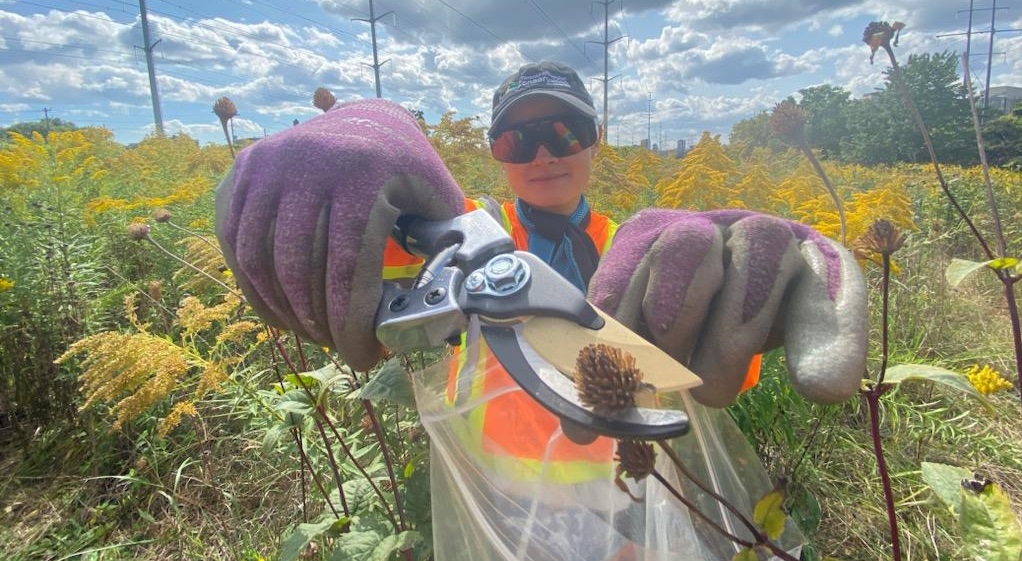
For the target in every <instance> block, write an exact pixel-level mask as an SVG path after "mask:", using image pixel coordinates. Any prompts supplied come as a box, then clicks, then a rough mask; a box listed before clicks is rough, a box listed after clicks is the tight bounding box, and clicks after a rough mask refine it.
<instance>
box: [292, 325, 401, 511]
mask: <svg viewBox="0 0 1022 561" xmlns="http://www.w3.org/2000/svg"><path fill="white" fill-rule="evenodd" d="M295 345H297V347H298V355H299V356H300V357H301V360H302V365H303V369H304V370H308V369H309V364H308V361H307V360H306V358H305V352H304V351H303V350H302V342H301V340H299V339H298V336H297V335H296V336H295ZM330 360H331V361H333V358H332V357H331V359H330ZM333 364H334V365H335V366H337V367H338V368H340V366H339V365H338V364H337V363H336V362H334V363H333ZM297 379H298V384H299V385H301V386H302V389H303V390H304V391H305V394H306V395H308V396H309V399H311V400H312V402H313V404H315V407H316V415H317V418H318V419H322V420H323V422H325V423H326V424H327V426H329V427H330V432H332V433H333V435H334V438H336V439H337V443H338V444H340V445H341V450H343V451H344V455H345V456H347V457H348V459H349V460H350V461H351V463H352V464H353V465H354V466H355V468H356V469H358V472H359V473H360V474H362V477H363V478H365V480H366V482H368V483H369V486H370V487H372V489H373V491H374V492H375V493H376V496H377V497H378V498H379V499H380V503H381V504H382V505H383V509H384V510H386V511H387V517H388V518H389V519H390V523H391V524H392V525H393V526H394V528H395V529H396V530H397V531H402V530H404V519H403V516H402V520H401V523H400V524H399V522H398V519H397V517H396V516H394V511H393V510H391V508H390V505H389V504H388V503H387V499H386V498H385V497H384V496H383V491H381V490H380V487H379V486H378V485H377V484H376V481H374V480H373V478H372V477H371V476H370V475H369V472H367V471H366V469H365V467H363V466H362V464H361V463H359V461H358V460H357V459H356V458H355V454H354V453H352V451H351V447H349V446H348V443H347V442H345V440H344V438H343V437H342V436H341V433H340V431H338V430H337V425H335V424H334V422H333V420H332V419H330V416H329V415H327V411H326V408H325V407H323V406H322V405H321V404H319V403H317V399H316V396H315V395H313V393H312V389H311V388H309V387H308V386H307V385H306V384H305V380H304V379H302V377H301V376H297ZM378 425H379V423H374V426H377V428H378ZM324 438H325V437H324ZM382 446H384V447H385V446H386V445H385V444H383V445H382ZM332 456H333V453H332V452H331V457H332ZM384 457H385V458H386V454H384ZM387 461H388V462H389V460H387ZM387 469H388V471H390V464H389V463H388V464H387ZM391 482H392V483H393V484H394V485H395V489H394V493H395V495H396V494H397V488H396V482H395V481H394V479H393V472H391ZM338 492H339V493H340V494H341V500H344V498H345V496H344V490H343V489H341V490H339V491H338ZM396 508H398V509H400V508H401V506H400V501H397V505H396ZM399 513H401V511H399Z"/></svg>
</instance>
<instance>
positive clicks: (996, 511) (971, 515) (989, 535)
mask: <svg viewBox="0 0 1022 561" xmlns="http://www.w3.org/2000/svg"><path fill="white" fill-rule="evenodd" d="M961 497H962V513H961V517H960V518H959V521H958V522H959V525H960V527H961V534H962V539H963V548H962V550H963V552H964V553H965V554H966V555H967V556H969V557H970V558H972V559H976V560H978V561H1019V559H1020V558H1022V524H1019V521H1018V518H1016V517H1015V514H1014V512H1012V510H1011V503H1010V502H1009V501H1008V498H1007V497H1006V496H1005V495H1004V492H1003V491H1001V487H1000V486H999V485H997V484H996V483H991V484H989V485H987V486H986V488H985V489H983V491H981V492H979V493H974V492H972V491H968V490H966V489H961Z"/></svg>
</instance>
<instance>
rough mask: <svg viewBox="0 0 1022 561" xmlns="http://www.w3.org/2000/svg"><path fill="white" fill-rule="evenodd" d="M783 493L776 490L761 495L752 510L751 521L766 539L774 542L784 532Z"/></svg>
mask: <svg viewBox="0 0 1022 561" xmlns="http://www.w3.org/2000/svg"><path fill="white" fill-rule="evenodd" d="M783 505H784V491H782V490H780V489H776V490H774V491H770V492H769V493H767V494H766V495H763V498H761V499H760V500H759V501H757V502H756V506H755V507H754V508H753V509H752V521H753V522H755V523H756V524H757V525H758V526H759V527H760V528H763V531H764V532H766V535H767V537H768V538H770V539H772V540H775V539H777V538H779V537H780V536H781V533H782V532H784V520H785V514H784V510H783V509H782V508H781V507H782V506H783Z"/></svg>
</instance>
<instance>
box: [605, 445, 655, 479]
mask: <svg viewBox="0 0 1022 561" xmlns="http://www.w3.org/2000/svg"><path fill="white" fill-rule="evenodd" d="M614 459H615V460H616V461H617V463H618V466H617V471H618V473H619V474H620V473H623V474H624V475H626V476H627V477H631V478H632V479H634V480H636V481H641V480H643V479H645V478H646V477H647V476H649V474H651V473H653V469H654V466H655V464H656V451H655V450H653V445H652V444H650V443H649V442H643V441H641V440H619V441H618V443H617V455H616V456H615V457H614Z"/></svg>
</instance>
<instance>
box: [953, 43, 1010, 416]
mask: <svg viewBox="0 0 1022 561" xmlns="http://www.w3.org/2000/svg"><path fill="white" fill-rule="evenodd" d="M962 69H963V71H964V74H965V77H966V78H965V87H966V89H967V91H968V92H969V110H970V111H971V112H972V127H973V128H974V129H975V130H976V147H977V148H979V161H980V163H981V164H982V166H983V183H984V185H985V186H986V195H987V204H988V205H990V211H991V213H990V214H991V217H992V219H993V222H994V234H995V235H996V236H997V249H998V251H999V252H1000V255H1001V256H1006V255H1007V254H1008V249H1007V244H1006V243H1005V241H1004V229H1003V228H1002V227H1001V217H1000V213H999V212H998V211H997V199H996V197H994V187H993V185H992V184H991V182H990V166H989V165H988V164H987V152H986V148H985V147H984V144H983V132H982V129H981V127H980V124H979V114H978V112H977V111H976V98H975V96H973V94H972V80H969V78H968V76H969V57H968V53H966V55H965V56H963V57H962ZM995 273H997V278H998V279H999V280H1000V281H1001V282H1002V283H1003V284H1004V299H1005V301H1006V302H1007V304H1008V315H1009V316H1010V318H1011V334H1012V338H1013V341H1012V342H1013V343H1014V345H1015V377H1016V378H1015V379H1016V380H1018V382H1019V384H1018V392H1019V393H1018V397H1019V404H1020V406H1022V333H1020V330H1019V314H1018V302H1017V301H1016V300H1015V288H1014V284H1015V283H1016V282H1018V280H1019V277H1017V276H1015V277H1013V276H1012V275H1011V273H1009V272H1008V271H1007V270H1000V271H995Z"/></svg>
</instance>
